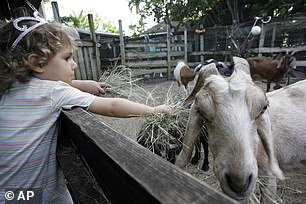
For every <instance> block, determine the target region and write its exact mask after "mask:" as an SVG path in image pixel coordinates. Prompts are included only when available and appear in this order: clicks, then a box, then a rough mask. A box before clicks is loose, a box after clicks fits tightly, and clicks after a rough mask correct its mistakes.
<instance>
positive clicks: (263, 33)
mask: <svg viewBox="0 0 306 204" xmlns="http://www.w3.org/2000/svg"><path fill="white" fill-rule="evenodd" d="M265 36H266V27H265V25H264V24H261V33H260V37H259V45H258V56H259V57H261V56H262V53H261V48H263V46H264V43H265Z"/></svg>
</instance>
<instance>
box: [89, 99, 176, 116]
mask: <svg viewBox="0 0 306 204" xmlns="http://www.w3.org/2000/svg"><path fill="white" fill-rule="evenodd" d="M88 110H89V111H91V112H93V113H97V114H100V115H105V116H110V117H119V118H128V117H138V116H146V115H150V114H154V113H170V111H171V107H170V106H168V105H160V106H156V107H151V106H147V105H144V104H141V103H136V102H133V101H129V100H127V99H123V98H102V97H97V98H96V99H95V100H94V101H93V102H92V103H91V105H90V106H89V108H88Z"/></svg>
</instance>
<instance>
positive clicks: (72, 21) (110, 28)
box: [61, 10, 119, 33]
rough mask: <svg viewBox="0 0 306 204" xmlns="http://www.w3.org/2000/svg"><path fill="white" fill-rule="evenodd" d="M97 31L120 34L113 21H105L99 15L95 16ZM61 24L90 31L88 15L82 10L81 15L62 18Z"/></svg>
mask: <svg viewBox="0 0 306 204" xmlns="http://www.w3.org/2000/svg"><path fill="white" fill-rule="evenodd" d="M93 20H94V26H95V30H97V31H105V32H111V33H119V29H118V28H117V27H116V26H114V25H112V23H111V21H103V20H102V18H101V17H100V16H99V15H98V14H94V16H93ZM61 22H62V23H65V24H66V25H69V26H71V27H74V28H82V29H89V22H88V13H86V12H84V11H83V10H81V12H80V13H79V14H76V13H74V12H73V14H70V15H69V16H63V17H61Z"/></svg>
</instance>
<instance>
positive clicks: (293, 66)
mask: <svg viewBox="0 0 306 204" xmlns="http://www.w3.org/2000/svg"><path fill="white" fill-rule="evenodd" d="M290 61H291V62H290V67H291V68H293V69H296V58H295V57H294V56H291V60H290Z"/></svg>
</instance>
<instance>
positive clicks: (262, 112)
mask: <svg viewBox="0 0 306 204" xmlns="http://www.w3.org/2000/svg"><path fill="white" fill-rule="evenodd" d="M267 108H268V106H267V105H266V106H264V107H263V108H262V109H261V111H260V113H259V115H258V117H259V116H261V115H262V114H264V112H265V111H266V110H267Z"/></svg>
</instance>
